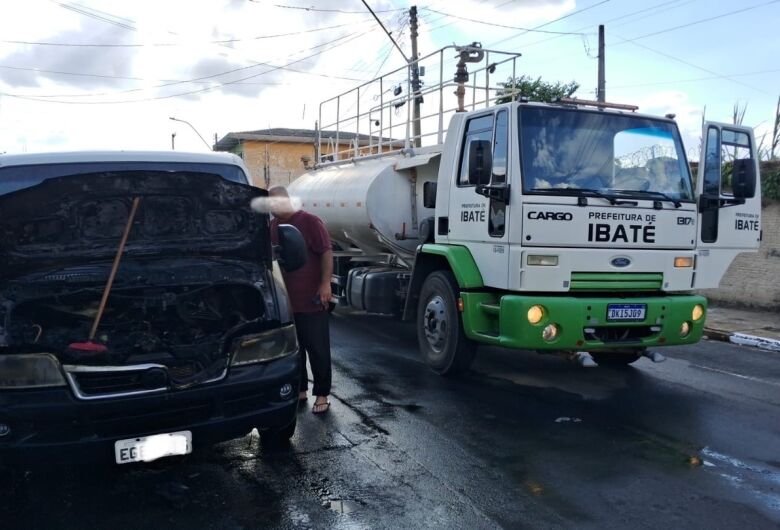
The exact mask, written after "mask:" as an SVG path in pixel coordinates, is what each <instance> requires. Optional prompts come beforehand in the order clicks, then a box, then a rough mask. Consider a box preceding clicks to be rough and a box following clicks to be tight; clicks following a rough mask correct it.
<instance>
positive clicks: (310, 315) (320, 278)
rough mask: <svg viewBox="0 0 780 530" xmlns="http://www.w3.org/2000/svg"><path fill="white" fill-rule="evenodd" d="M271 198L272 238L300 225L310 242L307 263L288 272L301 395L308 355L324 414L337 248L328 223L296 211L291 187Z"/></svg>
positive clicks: (303, 397)
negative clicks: (283, 229) (283, 227)
mask: <svg viewBox="0 0 780 530" xmlns="http://www.w3.org/2000/svg"><path fill="white" fill-rule="evenodd" d="M268 195H269V197H270V199H271V207H270V209H271V213H272V214H273V216H274V219H273V220H272V221H271V237H272V239H273V242H274V243H275V244H276V243H277V242H278V239H277V238H278V226H279V224H280V223H283V224H290V225H293V226H294V227H295V228H297V229H298V230H299V231H300V232H301V234H302V235H303V239H304V241H305V242H306V264H305V265H304V266H303V267H301V268H300V269H298V270H296V271H293V272H288V273H285V274H284V280H285V283H286V284H287V290H288V292H289V295H290V303H291V304H292V309H293V313H294V315H295V328H296V330H297V333H298V344H299V348H300V352H301V392H300V395H299V396H298V397H299V399H300V400H301V401H306V399H307V398H308V396H307V389H308V386H309V375H308V372H307V370H306V357H307V355H308V358H309V363H310V364H311V371H312V376H313V379H314V388H313V389H312V393H313V394H314V395H315V396H316V399H315V401H314V407H313V408H312V412H314V413H315V414H322V413H324V412H327V411H328V410H329V409H330V401H328V396H329V395H330V379H331V367H330V330H329V327H328V311H327V309H328V304H330V297H331V290H330V289H331V288H330V278H331V275H332V274H333V251H332V249H331V244H330V236H328V232H327V230H325V226H324V225H323V224H322V221H321V220H320V219H319V217H317V216H315V215H312V214H310V213H307V212H304V211H303V210H296V209H295V208H294V207H293V205H292V202H291V201H290V196H289V195H288V194H287V189H285V188H284V187H282V186H277V187H274V188H271V189H270V190H269V191H268Z"/></svg>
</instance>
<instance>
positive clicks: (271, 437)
mask: <svg viewBox="0 0 780 530" xmlns="http://www.w3.org/2000/svg"><path fill="white" fill-rule="evenodd" d="M297 424H298V417H297V416H296V418H295V419H294V420H293V421H292V423H290V424H289V425H287V426H286V427H282V428H281V429H270V430H267V431H260V441H261V442H262V444H263V449H283V448H286V447H288V446H289V445H290V438H292V437H293V435H294V434H295V428H296V427H297Z"/></svg>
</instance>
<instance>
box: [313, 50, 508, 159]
mask: <svg viewBox="0 0 780 530" xmlns="http://www.w3.org/2000/svg"><path fill="white" fill-rule="evenodd" d="M448 50H453V51H456V52H458V54H459V56H460V57H461V62H460V63H458V65H457V66H458V67H459V68H463V66H464V59H463V57H464V55H463V54H464V53H465V54H467V57H468V59H466V60H465V62H466V63H468V66H470V67H471V68H470V69H469V71H468V74H467V75H468V76H469V77H470V79H469V81H470V83H468V84H466V83H458V82H456V81H455V80H453V79H452V78H449V79H446V80H445V79H444V64H445V62H447V61H448V59H445V52H447V51H448ZM491 56H492V57H491ZM434 57H437V58H438V59H439V60H438V63H434V66H438V70H439V81H438V83H434V84H431V85H429V86H423V87H421V88H418V89H417V90H412V84H411V79H412V76H411V72H412V68H424V67H423V66H422V64H421V63H424V62H426V61H427V60H429V59H431V58H434ZM519 57H520V54H519V53H513V52H506V51H500V50H490V49H484V48H482V47H481V46H479V45H477V44H476V43H475V44H473V45H471V46H465V47H463V46H454V45H450V46H445V47H444V48H441V49H439V50H436V51H434V52H432V53H429V54H428V55H425V56H423V57H420V58H419V59H417V60H415V61H411V62H409V63H408V64H406V65H405V66H402V67H399V68H396V69H395V70H392V71H390V72H388V73H386V74H383V75H381V76H379V77H375V78H374V79H371V80H369V81H365V82H363V83H362V84H360V85H358V86H357V87H355V88H352V89H350V90H348V91H346V92H342V93H341V94H338V95H336V96H333V97H331V98H329V99H326V100H325V101H323V102H322V103H320V106H319V115H318V121H317V139H316V146H315V151H316V157H315V167H317V166H321V165H323V164H327V163H328V161H329V160H332V161H334V162H338V161H339V160H343V159H357V158H365V157H368V156H371V157H372V158H373V156H372V155H374V154H383V153H384V154H387V153H396V152H398V151H399V149H398V148H397V147H398V146H399V145H403V146H404V148H408V147H411V146H420V145H422V140H423V139H428V138H431V137H434V136H435V138H436V140H435V142H436V144H441V143H443V142H444V138H445V134H446V131H445V130H444V117H445V115H447V114H450V113H455V112H459V111H463V110H466V109H469V110H475V109H476V108H478V107H481V106H482V105H484V106H485V107H489V106H490V105H491V104H492V103H495V102H497V100H498V99H499V98H506V97H508V98H509V100H510V101H514V100H515V99H517V93H518V91H517V90H516V89H514V88H513V87H511V85H510V87H507V86H506V84H503V85H502V84H501V83H502V81H498V82H497V83H495V84H494V85H493V86H491V84H490V83H491V76H493V77H492V79H494V80H495V79H502V80H503V79H507V78H511V79H515V78H516V72H517V65H516V62H517V59H518V58H519ZM456 59H457V57H456ZM491 59H494V60H492V62H491ZM496 59H497V60H496ZM502 66H511V74H510V75H506V74H505V77H503V78H501V77H500V76H498V75H497V74H496V72H497V70H498V69H499V67H502ZM462 71H465V68H463V69H459V72H462ZM483 72H484V74H483ZM399 73H403V74H404V75H405V79H403V80H400V82H399V81H398V80H397V81H396V82H394V83H391V84H389V86H390V87H391V88H386V87H388V83H389V82H390V81H391V80H392V78H393V76H396V75H397V74H399ZM480 79H484V85H483V84H481V81H480ZM376 85H378V93H376V94H375V95H374V96H373V99H374V100H375V101H376V100H378V104H374V105H368V106H367V107H366V106H363V105H362V104H361V103H362V101H361V97H363V98H364V97H366V95H370V94H372V91H371V88H372V87H375V86H376ZM404 85H405V87H404ZM448 88H456V91H458V90H459V91H460V95H461V96H462V94H463V93H464V92H468V91H470V92H471V98H470V99H471V101H470V102H466V101H465V100H462V98H461V99H459V105H458V106H450V105H445V102H444V99H445V97H444V91H445V90H446V89H448ZM390 90H393V95H392V96H391V97H390V98H386V94H387V92H389V91H390ZM478 91H479V92H480V93H483V94H484V97H482V96H480V97H479V98H478V96H477V92H478ZM402 92H404V93H403V94H402ZM456 93H457V92H456ZM437 96H438V97H437ZM491 96H492V97H491ZM425 97H432V98H434V100H433V101H434V103H437V107H438V108H437V109H436V110H431V111H430V112H426V113H418V116H417V117H416V118H414V119H413V118H412V112H411V109H412V105H413V104H415V103H416V102H420V105H421V106H422V105H424V103H423V101H424V99H425ZM352 98H354V100H353V99H352ZM435 99H438V102H436V101H435ZM334 104H335V107H336V116H335V121H331V120H329V123H327V124H323V111H324V109H326V110H327V108H332V105H334ZM404 106H405V107H406V108H405V109H403V107H404ZM345 107H347V109H346V111H343V110H342V109H343V108H345ZM353 108H355V109H356V112H355V113H350V111H351V110H352V109H353ZM366 108H367V109H368V110H366ZM404 110H405V113H406V116H403V114H400V115H399V113H403V111H404ZM343 112H346V113H349V115H348V116H345V117H342V113H343ZM366 117H367V118H368V119H369V127H368V135H365V134H363V135H361V123H360V122H361V120H362V119H365V118H366ZM413 120H414V122H415V123H419V124H420V126H419V127H417V131H419V134H412V133H411V128H412V122H413ZM434 120H435V123H432V122H433V121H434ZM423 124H426V127H427V128H428V130H427V131H423V130H422V126H423ZM375 127H378V129H377V128H375ZM399 128H401V129H402V133H401V134H396V133H397V132H398V129H399ZM344 133H348V134H349V136H350V137H351V138H350V139H349V140H348V141H347V143H348V145H349V147H348V148H346V149H341V146H342V145H343V144H344V141H345V140H346V138H343V136H342V135H343V134H344ZM344 135H345V136H346V134H344ZM353 135H354V136H353ZM426 141H427V140H426ZM323 142H327V145H326V144H324V143H323ZM361 144H363V145H361ZM323 147H326V150H327V152H324V150H323Z"/></svg>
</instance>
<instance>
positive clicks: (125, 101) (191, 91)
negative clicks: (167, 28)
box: [0, 31, 369, 105]
mask: <svg viewBox="0 0 780 530" xmlns="http://www.w3.org/2000/svg"><path fill="white" fill-rule="evenodd" d="M368 33H369V32H368V31H366V32H363V33H359V34H357V35H355V36H353V37H352V38H349V39H346V40H342V42H339V43H338V44H334V45H333V46H331V47H330V48H327V49H325V50H320V51H318V52H315V53H313V54H311V55H307V56H306V57H301V58H300V59H296V60H294V61H291V62H289V63H287V64H285V65H282V66H274V67H272V68H269V69H268V70H264V71H263V72H259V73H257V74H252V75H250V76H246V77H242V78H240V79H235V80H233V81H225V82H223V83H220V84H218V85H215V86H211V87H206V88H201V89H198V90H190V91H187V92H179V93H176V94H168V95H165V96H155V97H148V98H142V99H132V100H118V101H65V100H55V99H45V98H41V97H40V96H30V95H22V94H10V93H0V95H4V96H8V97H13V98H18V99H26V100H30V101H39V102H40V101H45V102H48V103H61V104H72V105H117V104H125V103H140V102H146V101H155V100H161V99H171V98H175V97H181V96H189V95H193V94H200V93H204V92H210V91H212V90H216V89H218V88H222V87H224V86H227V85H234V84H237V83H240V82H242V81H246V80H249V79H254V78H256V77H259V76H261V75H265V74H268V73H271V72H273V71H276V70H280V69H284V68H287V67H289V66H291V65H293V64H297V63H300V62H303V61H306V60H308V59H311V58H312V57H316V56H318V55H321V54H323V53H325V52H326V51H329V50H332V49H334V48H337V47H339V46H342V45H344V44H346V43H348V42H351V41H353V40H355V39H357V38H359V37H362V36H364V35H367V34H368ZM336 40H339V39H336ZM332 42H334V41H332ZM254 66H258V65H252V66H249V67H244V68H243V69H246V68H252V67H254ZM219 75H223V74H214V75H213V76H206V77H204V78H198V79H197V80H201V79H206V78H209V77H216V76H219ZM191 81H193V80H188V81H183V82H184V83H187V82H191ZM174 84H175V83H174ZM157 88H160V87H157Z"/></svg>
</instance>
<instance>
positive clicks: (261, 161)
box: [238, 141, 314, 188]
mask: <svg viewBox="0 0 780 530" xmlns="http://www.w3.org/2000/svg"><path fill="white" fill-rule="evenodd" d="M266 148H267V149H268V165H269V169H270V171H269V173H270V182H269V183H268V187H273V186H286V185H287V184H289V183H290V182H292V181H293V180H295V179H296V178H298V177H299V176H300V175H301V174H302V173H303V172H304V171H305V170H304V168H303V162H302V161H301V157H302V156H308V157H309V158H310V159H311V160H312V161H313V160H314V144H313V143H282V142H279V143H275V142H256V141H244V142H242V143H241V146H240V147H239V151H238V154H241V155H242V156H243V158H244V163H245V164H246V166H247V167H248V168H249V173H250V175H251V177H252V181H253V184H254V185H255V186H259V187H261V188H265V187H266V182H265V180H264V176H263V167H264V165H265V157H266Z"/></svg>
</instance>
